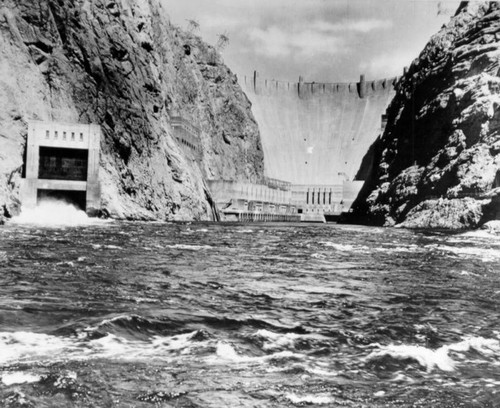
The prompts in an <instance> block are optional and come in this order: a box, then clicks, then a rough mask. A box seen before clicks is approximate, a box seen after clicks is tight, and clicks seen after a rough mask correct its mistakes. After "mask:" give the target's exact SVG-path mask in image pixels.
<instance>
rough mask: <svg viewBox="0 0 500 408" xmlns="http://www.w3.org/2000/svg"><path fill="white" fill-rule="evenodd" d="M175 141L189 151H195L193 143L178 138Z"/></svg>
mask: <svg viewBox="0 0 500 408" xmlns="http://www.w3.org/2000/svg"><path fill="white" fill-rule="evenodd" d="M177 140H178V141H179V143H181V144H183V145H184V146H186V147H189V148H190V149H192V150H194V151H197V147H196V146H195V145H194V144H193V143H191V142H189V141H187V140H186V139H183V138H181V137H178V138H177Z"/></svg>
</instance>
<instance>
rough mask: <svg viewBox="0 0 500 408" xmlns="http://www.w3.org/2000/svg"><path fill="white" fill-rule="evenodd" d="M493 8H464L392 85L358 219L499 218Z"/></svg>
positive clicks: (499, 27)
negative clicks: (392, 95) (393, 91)
mask: <svg viewBox="0 0 500 408" xmlns="http://www.w3.org/2000/svg"><path fill="white" fill-rule="evenodd" d="M499 62H500V6H499V3H498V2H487V3H486V2H485V3H477V2H474V3H471V4H467V3H466V2H463V3H462V4H461V5H460V7H459V8H458V10H457V13H456V14H455V16H454V17H453V18H452V19H451V21H450V23H449V24H448V25H447V26H445V27H443V28H442V29H441V31H440V32H439V33H437V34H436V35H435V36H433V37H432V38H431V40H430V41H429V43H428V44H427V46H426V47H425V48H424V50H423V51H422V53H421V54H420V56H419V57H418V58H417V59H415V61H414V62H413V64H412V65H411V67H410V69H409V70H408V73H407V74H406V75H405V76H404V77H403V79H402V80H401V82H400V83H399V85H398V87H397V94H396V96H395V98H394V100H393V102H392V103H391V105H390V107H389V111H388V123H387V127H386V130H385V132H384V134H383V136H382V138H381V140H379V141H378V142H377V144H376V146H375V150H376V152H377V153H376V155H377V158H376V165H375V168H374V171H373V172H372V177H371V179H370V180H369V181H368V182H367V183H366V184H365V187H364V190H363V193H362V195H361V196H360V197H359V198H358V201H357V203H356V205H355V208H356V210H355V215H356V217H355V218H357V219H358V220H363V221H364V222H370V223H375V224H385V225H394V224H399V225H400V226H403V227H411V228H417V227H434V228H452V229H460V228H473V227H476V226H478V225H480V224H482V223H484V222H486V221H488V220H490V219H494V218H496V217H499V216H500V206H499V191H498V187H500V133H499V132H500V111H499V108H500V78H499V67H500V63H499Z"/></svg>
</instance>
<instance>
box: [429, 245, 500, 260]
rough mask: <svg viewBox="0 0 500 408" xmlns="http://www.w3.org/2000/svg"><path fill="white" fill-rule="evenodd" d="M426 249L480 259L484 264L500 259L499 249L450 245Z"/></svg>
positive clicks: (433, 246) (430, 246) (431, 246)
mask: <svg viewBox="0 0 500 408" xmlns="http://www.w3.org/2000/svg"><path fill="white" fill-rule="evenodd" d="M425 248H431V249H435V250H438V251H444V252H448V253H452V254H454V255H457V256H460V257H471V256H473V257H478V258H481V259H482V261H483V262H491V261H495V260H498V259H499V258H500V251H499V250H498V248H479V247H473V246H467V247H455V246H449V245H435V244H434V245H426V246H425Z"/></svg>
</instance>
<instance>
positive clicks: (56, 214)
mask: <svg viewBox="0 0 500 408" xmlns="http://www.w3.org/2000/svg"><path fill="white" fill-rule="evenodd" d="M11 222H12V223H14V224H32V225H39V226H44V227H50V226H68V227H72V226H82V225H91V224H96V223H99V222H103V221H102V220H97V219H95V218H90V217H89V216H88V215H87V214H86V213H85V211H82V210H80V209H78V208H76V207H75V206H74V205H72V204H69V203H67V202H65V201H60V200H43V201H41V202H40V203H39V204H38V205H37V206H36V207H35V208H30V209H28V208H23V209H22V210H21V214H20V215H19V216H18V217H14V218H12V221H11Z"/></svg>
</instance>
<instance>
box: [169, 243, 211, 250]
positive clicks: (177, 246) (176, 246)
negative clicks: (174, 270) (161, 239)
mask: <svg viewBox="0 0 500 408" xmlns="http://www.w3.org/2000/svg"><path fill="white" fill-rule="evenodd" d="M165 248H172V249H187V250H190V251H199V250H202V249H212V248H213V247H212V246H210V245H188V244H173V245H165Z"/></svg>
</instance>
